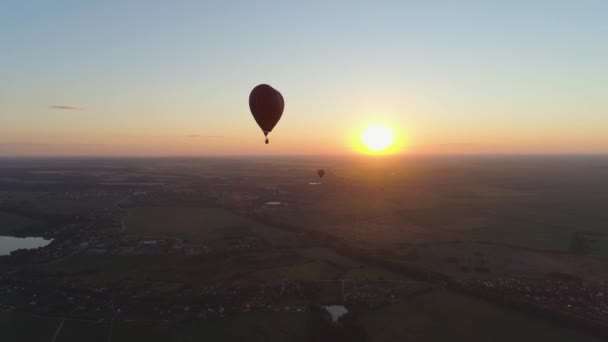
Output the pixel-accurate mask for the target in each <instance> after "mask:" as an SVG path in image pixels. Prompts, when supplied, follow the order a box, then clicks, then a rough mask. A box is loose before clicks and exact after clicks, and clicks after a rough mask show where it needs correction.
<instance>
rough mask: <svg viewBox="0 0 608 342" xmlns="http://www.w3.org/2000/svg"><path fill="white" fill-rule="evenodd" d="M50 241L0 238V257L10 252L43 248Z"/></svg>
mask: <svg viewBox="0 0 608 342" xmlns="http://www.w3.org/2000/svg"><path fill="white" fill-rule="evenodd" d="M51 241H52V240H48V239H45V238H41V237H26V238H20V237H14V236H0V255H9V254H11V252H13V251H16V250H18V249H24V248H25V249H33V248H38V247H44V246H46V245H48V244H49V243H51Z"/></svg>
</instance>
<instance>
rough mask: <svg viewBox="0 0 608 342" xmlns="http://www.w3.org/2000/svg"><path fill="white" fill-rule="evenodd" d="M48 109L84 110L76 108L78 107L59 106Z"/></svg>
mask: <svg viewBox="0 0 608 342" xmlns="http://www.w3.org/2000/svg"><path fill="white" fill-rule="evenodd" d="M49 108H51V109H63V110H84V108H78V107H72V106H61V105H54V106H49Z"/></svg>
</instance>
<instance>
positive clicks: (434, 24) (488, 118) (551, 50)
mask: <svg viewBox="0 0 608 342" xmlns="http://www.w3.org/2000/svg"><path fill="white" fill-rule="evenodd" d="M259 83H268V84H270V85H272V86H273V87H275V88H276V89H278V90H279V91H281V92H282V94H283V96H284V98H285V103H286V106H285V112H284V115H283V118H282V120H281V121H280V122H279V124H278V125H277V127H276V128H275V130H274V131H273V133H272V134H271V136H270V139H271V143H270V145H265V144H264V139H263V135H262V133H261V132H260V130H259V128H258V127H257V126H256V124H255V122H254V120H253V118H252V117H251V114H250V112H249V107H248V96H249V92H250V90H251V89H252V88H253V87H254V86H255V85H257V84H259ZM371 123H384V124H386V125H388V126H389V127H391V128H392V129H393V130H394V132H395V134H396V135H397V137H398V138H399V143H400V144H399V147H400V148H399V152H400V153H608V1H599V0H598V1H584V0H581V1H557V0H553V1H424V2H423V1H366V2H362V1H352V0H351V1H191V2H190V1H175V3H174V2H173V1H162V2H161V1H95V2H93V1H12V0H8V1H2V2H0V155H4V156H7V155H9V156H16V155H139V156H144V155H223V154H229V155H247V154H341V153H353V147H354V146H355V141H356V140H357V137H358V136H359V134H360V132H361V130H362V129H363V128H364V127H365V126H366V125H368V124H371Z"/></svg>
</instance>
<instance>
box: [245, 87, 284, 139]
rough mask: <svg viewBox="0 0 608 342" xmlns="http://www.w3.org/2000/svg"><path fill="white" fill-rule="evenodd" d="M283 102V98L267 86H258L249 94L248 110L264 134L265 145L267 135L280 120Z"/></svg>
mask: <svg viewBox="0 0 608 342" xmlns="http://www.w3.org/2000/svg"><path fill="white" fill-rule="evenodd" d="M284 108H285V101H284V100H283V96H282V95H281V93H279V92H278V91H277V90H276V89H274V88H273V87H271V86H269V85H268V84H260V85H258V86H256V87H255V88H253V90H252V91H251V94H249V109H250V110H251V114H253V118H254V119H255V122H257V123H258V126H260V128H261V129H262V132H264V136H265V137H266V143H267V144H268V133H270V132H272V129H273V128H274V126H276V124H277V123H278V122H279V119H281V115H283V109H284Z"/></svg>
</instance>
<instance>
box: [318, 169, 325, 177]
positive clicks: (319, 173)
mask: <svg viewBox="0 0 608 342" xmlns="http://www.w3.org/2000/svg"><path fill="white" fill-rule="evenodd" d="M317 174H318V175H319V178H323V176H325V170H323V169H318V170H317Z"/></svg>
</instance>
